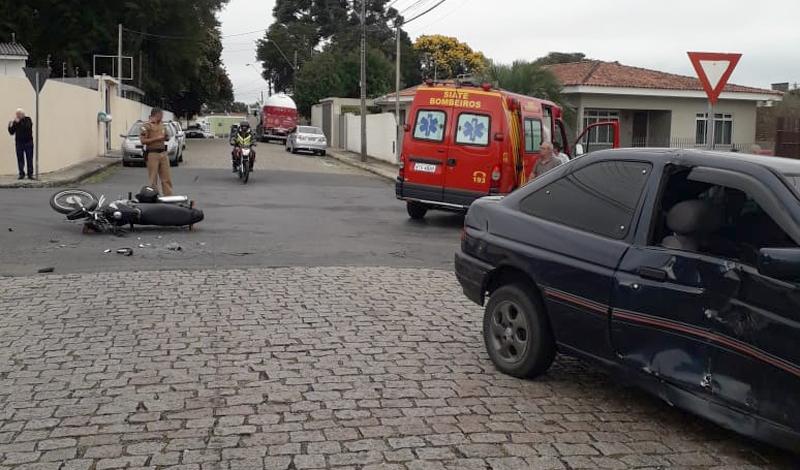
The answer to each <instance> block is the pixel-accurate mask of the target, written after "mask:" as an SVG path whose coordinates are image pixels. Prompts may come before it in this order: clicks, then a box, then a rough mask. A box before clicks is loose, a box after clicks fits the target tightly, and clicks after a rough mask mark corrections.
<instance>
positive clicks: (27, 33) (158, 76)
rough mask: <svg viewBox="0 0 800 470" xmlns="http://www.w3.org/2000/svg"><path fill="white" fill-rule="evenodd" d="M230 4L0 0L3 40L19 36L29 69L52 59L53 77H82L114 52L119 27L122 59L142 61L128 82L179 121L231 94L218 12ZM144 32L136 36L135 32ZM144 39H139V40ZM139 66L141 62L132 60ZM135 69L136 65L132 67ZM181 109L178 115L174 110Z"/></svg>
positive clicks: (204, 0)
mask: <svg viewBox="0 0 800 470" xmlns="http://www.w3.org/2000/svg"><path fill="white" fill-rule="evenodd" d="M226 2H227V0H137V1H136V2H133V1H121V2H108V1H101V0H25V1H24V2H19V1H15V0H0V11H1V12H2V15H0V37H2V38H3V39H4V40H7V39H6V38H10V37H11V33H16V36H17V40H18V41H19V42H20V43H21V44H22V45H24V46H25V47H26V48H27V49H28V51H29V52H30V54H31V57H30V58H31V63H32V64H35V65H44V63H45V62H46V60H47V59H48V58H49V59H50V61H51V65H52V68H53V69H54V75H55V76H60V75H61V73H60V71H61V64H62V63H64V64H65V65H66V70H67V74H68V75H69V76H72V75H74V74H75V73H74V70H75V68H76V67H77V68H78V69H79V71H78V75H81V76H85V75H86V73H87V72H90V71H91V68H92V56H93V54H113V53H115V52H116V50H117V24H120V23H121V24H122V25H124V27H125V28H126V31H125V32H124V34H123V53H124V54H125V55H129V56H134V57H136V58H138V57H139V56H140V55H141V57H142V59H143V64H144V66H143V70H136V71H135V74H134V75H135V80H134V82H133V84H138V83H139V79H140V78H141V81H142V88H144V91H145V92H146V93H147V99H148V101H149V102H150V103H151V104H158V105H161V104H162V103H165V104H167V105H168V106H170V107H173V108H175V109H176V110H178V111H179V113H180V114H181V115H185V114H186V113H189V114H191V113H194V112H196V111H198V110H199V109H200V106H201V104H202V103H203V102H206V101H209V100H219V99H226V98H227V97H228V94H229V92H230V98H232V91H231V87H230V81H229V80H228V78H227V74H226V73H225V70H224V69H223V68H222V64H221V61H220V53H221V51H222V45H221V43H220V37H219V31H218V29H217V27H218V26H219V24H218V21H217V19H216V13H217V12H218V11H219V9H220V8H221V7H222V6H223V5H224V4H225V3H226ZM139 32H141V33H139ZM142 33H143V34H142ZM134 63H135V64H137V65H138V60H135V61H134ZM136 68H137V69H138V67H136ZM178 108H180V109H178Z"/></svg>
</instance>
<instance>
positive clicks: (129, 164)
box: [122, 160, 131, 167]
mask: <svg viewBox="0 0 800 470" xmlns="http://www.w3.org/2000/svg"><path fill="white" fill-rule="evenodd" d="M122 166H126V167H127V166H131V162H126V161H125V160H122Z"/></svg>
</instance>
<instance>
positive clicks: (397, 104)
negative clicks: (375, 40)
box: [394, 19, 403, 162]
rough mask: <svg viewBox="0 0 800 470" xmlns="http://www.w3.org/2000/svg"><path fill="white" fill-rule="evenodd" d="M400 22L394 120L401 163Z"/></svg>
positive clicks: (395, 73) (395, 76) (396, 149)
mask: <svg viewBox="0 0 800 470" xmlns="http://www.w3.org/2000/svg"><path fill="white" fill-rule="evenodd" d="M400 25H401V23H400V20H399V19H398V20H397V31H396V32H395V36H396V39H397V52H396V53H395V57H396V58H395V65H394V120H395V122H396V123H397V129H396V136H395V144H394V146H395V149H394V150H395V152H394V153H395V159H396V160H397V162H400V145H401V143H402V137H403V123H402V122H400Z"/></svg>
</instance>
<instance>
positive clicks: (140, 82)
mask: <svg viewBox="0 0 800 470" xmlns="http://www.w3.org/2000/svg"><path fill="white" fill-rule="evenodd" d="M143 75H144V73H142V51H139V89H141V88H142V76H143Z"/></svg>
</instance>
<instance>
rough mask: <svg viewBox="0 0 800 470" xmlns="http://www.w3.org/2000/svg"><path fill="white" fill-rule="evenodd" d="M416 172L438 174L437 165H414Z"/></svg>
mask: <svg viewBox="0 0 800 470" xmlns="http://www.w3.org/2000/svg"><path fill="white" fill-rule="evenodd" d="M414 171H420V172H422V173H436V165H434V164H432V163H414Z"/></svg>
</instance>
